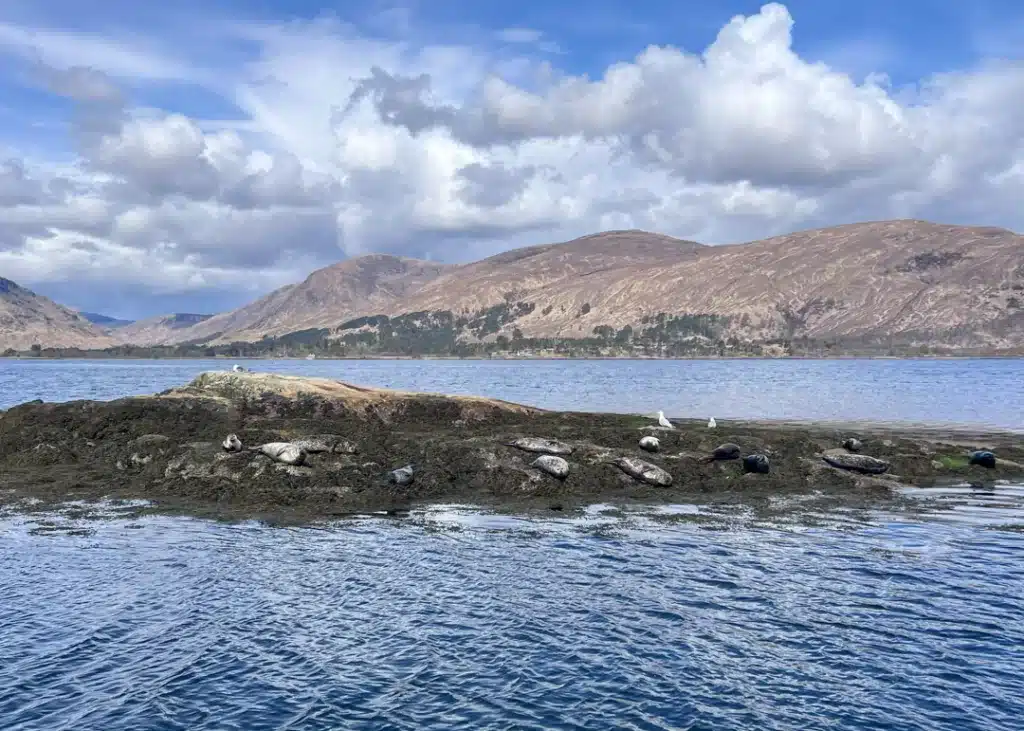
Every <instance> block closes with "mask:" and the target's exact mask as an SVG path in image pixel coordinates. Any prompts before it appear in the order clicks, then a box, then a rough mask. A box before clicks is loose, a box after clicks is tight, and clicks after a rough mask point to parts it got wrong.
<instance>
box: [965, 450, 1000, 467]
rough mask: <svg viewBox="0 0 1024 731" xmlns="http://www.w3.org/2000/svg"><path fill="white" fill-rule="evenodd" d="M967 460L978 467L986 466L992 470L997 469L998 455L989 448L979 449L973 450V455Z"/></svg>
mask: <svg viewBox="0 0 1024 731" xmlns="http://www.w3.org/2000/svg"><path fill="white" fill-rule="evenodd" d="M967 461H968V463H969V464H972V465H977V466H978V467H985V468H987V469H990V470H991V469H995V466H996V455H995V454H994V453H992V452H990V451H988V450H987V449H979V450H978V451H976V452H971V456H970V458H969V459H968V460H967Z"/></svg>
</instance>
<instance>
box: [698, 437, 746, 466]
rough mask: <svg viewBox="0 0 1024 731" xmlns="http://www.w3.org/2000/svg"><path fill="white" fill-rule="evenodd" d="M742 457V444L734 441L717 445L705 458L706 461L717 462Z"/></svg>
mask: <svg viewBox="0 0 1024 731" xmlns="http://www.w3.org/2000/svg"><path fill="white" fill-rule="evenodd" d="M739 458H740V446H739V445H738V444H733V443H732V442H726V443H725V444H720V445H718V446H717V447H715V448H714V449H713V450H712V451H711V454H710V455H708V456H707V457H705V458H704V461H705V462H717V461H725V460H730V459H739Z"/></svg>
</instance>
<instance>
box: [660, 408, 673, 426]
mask: <svg viewBox="0 0 1024 731" xmlns="http://www.w3.org/2000/svg"><path fill="white" fill-rule="evenodd" d="M658 426H663V427H665V428H666V429H675V427H674V426H672V422H671V421H669V420H668V419H666V418H665V412H664V411H659V412H658Z"/></svg>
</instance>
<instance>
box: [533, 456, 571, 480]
mask: <svg viewBox="0 0 1024 731" xmlns="http://www.w3.org/2000/svg"><path fill="white" fill-rule="evenodd" d="M530 466H531V467H534V468H536V469H538V470H540V471H541V472H544V473H547V474H549V475H551V476H552V477H554V478H555V479H558V480H564V479H565V478H566V477H568V476H569V463H568V462H566V461H565V460H564V459H562V458H561V457H556V456H554V455H553V454H542V455H541V456H539V457H537V459H535V460H533V462H531V463H530Z"/></svg>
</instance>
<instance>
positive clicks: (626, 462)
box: [611, 457, 672, 487]
mask: <svg viewBox="0 0 1024 731" xmlns="http://www.w3.org/2000/svg"><path fill="white" fill-rule="evenodd" d="M611 463H612V464H613V465H615V466H616V467H618V468H619V469H620V470H622V471H623V472H625V473H626V474H627V475H629V476H630V477H632V478H633V479H634V480H639V481H640V482H646V483H647V484H648V485H654V486H655V487H668V486H669V485H671V484H672V475H670V474H669V473H668V472H666V471H665V470H663V469H662V468H661V467H658V466H657V465H653V464H651V463H650V462H644V461H643V460H642V459H637V458H636V457H618V458H616V459H614V460H612V462H611Z"/></svg>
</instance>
